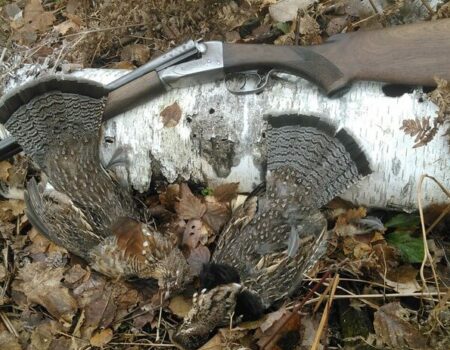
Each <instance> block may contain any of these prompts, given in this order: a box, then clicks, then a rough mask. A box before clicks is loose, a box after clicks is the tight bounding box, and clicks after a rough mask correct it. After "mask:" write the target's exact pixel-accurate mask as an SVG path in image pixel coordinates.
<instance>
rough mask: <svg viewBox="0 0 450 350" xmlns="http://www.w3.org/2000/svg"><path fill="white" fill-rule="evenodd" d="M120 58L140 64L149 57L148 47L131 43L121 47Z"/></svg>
mask: <svg viewBox="0 0 450 350" xmlns="http://www.w3.org/2000/svg"><path fill="white" fill-rule="evenodd" d="M120 58H121V60H122V61H128V62H133V63H134V62H135V63H136V64H137V65H138V66H142V65H143V64H144V63H147V62H148V60H149V59H150V48H149V47H148V46H146V45H142V44H131V45H128V46H125V47H124V48H123V50H122V52H121V54H120Z"/></svg>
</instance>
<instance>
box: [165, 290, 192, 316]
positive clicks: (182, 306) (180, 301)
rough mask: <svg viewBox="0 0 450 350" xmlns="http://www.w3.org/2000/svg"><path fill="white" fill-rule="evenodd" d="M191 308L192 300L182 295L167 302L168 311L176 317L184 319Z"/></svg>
mask: <svg viewBox="0 0 450 350" xmlns="http://www.w3.org/2000/svg"><path fill="white" fill-rule="evenodd" d="M191 308H192V299H191V298H186V297H184V296H182V295H176V296H175V297H173V298H172V299H170V302H169V309H170V311H172V313H174V314H175V315H177V316H178V317H184V316H186V315H187V313H188V312H189V310H190V309H191Z"/></svg>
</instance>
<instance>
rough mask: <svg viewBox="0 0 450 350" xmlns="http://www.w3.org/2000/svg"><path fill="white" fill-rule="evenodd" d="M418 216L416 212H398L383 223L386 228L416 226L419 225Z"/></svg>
mask: <svg viewBox="0 0 450 350" xmlns="http://www.w3.org/2000/svg"><path fill="white" fill-rule="evenodd" d="M419 224H420V217H419V216H418V215H416V214H403V213H402V214H398V215H395V216H394V217H393V218H391V219H390V220H388V222H386V223H385V224H384V226H385V227H387V228H400V229H401V228H403V229H404V228H413V227H414V228H416V227H419Z"/></svg>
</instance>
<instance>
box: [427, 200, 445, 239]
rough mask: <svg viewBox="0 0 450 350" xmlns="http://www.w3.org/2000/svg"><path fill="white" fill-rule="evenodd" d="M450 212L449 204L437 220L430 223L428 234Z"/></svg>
mask: <svg viewBox="0 0 450 350" xmlns="http://www.w3.org/2000/svg"><path fill="white" fill-rule="evenodd" d="M448 213H450V204H449V205H447V207H446V208H445V209H444V210H443V211H442V213H441V214H440V215H439V216H438V218H437V219H436V220H434V222H433V223H432V224H431V225H430V227H428V228H427V232H426V234H428V233H430V232H431V231H432V230H433V229H434V228H435V227H436V225H437V224H439V222H440V221H441V220H442V219H443V218H444V217H445V216H446V215H447V214H448Z"/></svg>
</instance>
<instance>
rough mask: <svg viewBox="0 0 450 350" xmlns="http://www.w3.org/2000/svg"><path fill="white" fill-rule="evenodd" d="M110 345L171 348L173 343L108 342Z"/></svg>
mask: <svg viewBox="0 0 450 350" xmlns="http://www.w3.org/2000/svg"><path fill="white" fill-rule="evenodd" d="M108 344H110V345H142V346H154V347H155V348H173V347H174V345H173V344H159V343H152V342H148V343H144V342H142V343H108Z"/></svg>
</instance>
